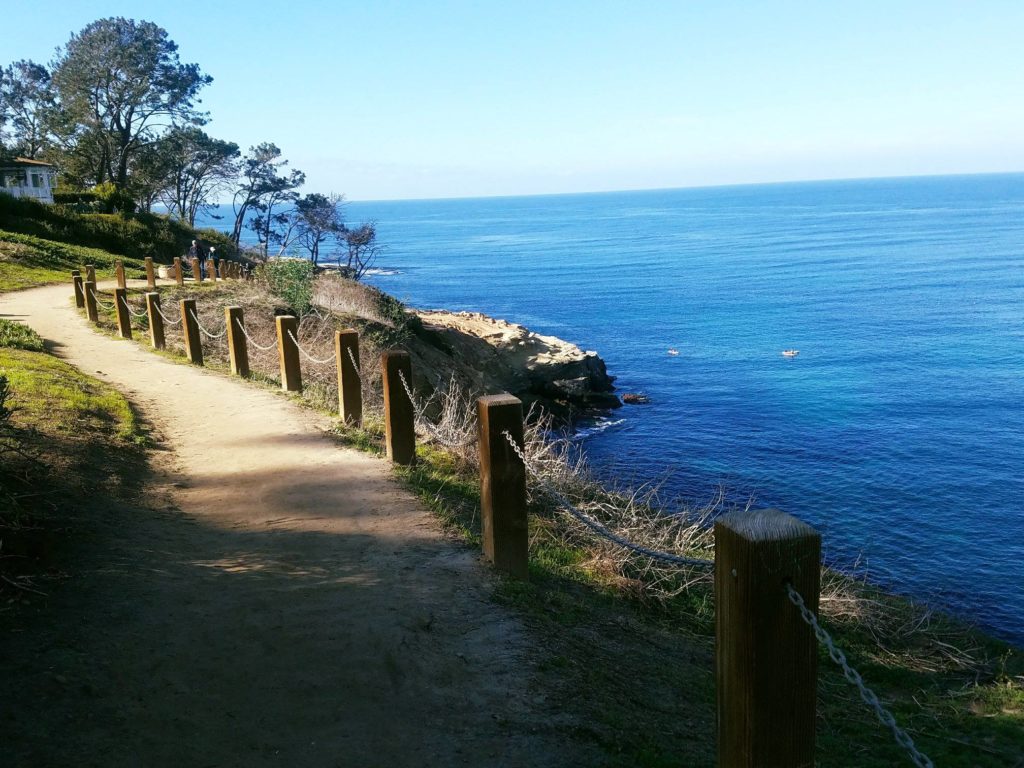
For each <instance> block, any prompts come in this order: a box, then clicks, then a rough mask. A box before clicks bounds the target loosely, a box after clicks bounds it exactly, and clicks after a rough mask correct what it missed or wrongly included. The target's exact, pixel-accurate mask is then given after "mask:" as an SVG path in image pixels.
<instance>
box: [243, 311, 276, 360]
mask: <svg viewBox="0 0 1024 768" xmlns="http://www.w3.org/2000/svg"><path fill="white" fill-rule="evenodd" d="M235 325H237V326H238V329H239V330H240V331H241V332H242V335H243V336H245V338H246V339H248V340H249V343H250V344H252V345H253V346H254V347H256V349H258V350H259V351H260V352H268V351H270V350H271V349H276V348H277V342H276V341H275V342H274V343H273V344H269V345H267V346H265V347H263V346H260V345H259V344H257V343H256V341H255V340H254V339H253V337H252V336H250V335H249V332H248V331H247V330H245V325H244V324H243V323H242V321H241V320H239V319H238V318H237V317H236V318H235Z"/></svg>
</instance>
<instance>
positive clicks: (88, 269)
mask: <svg viewBox="0 0 1024 768" xmlns="http://www.w3.org/2000/svg"><path fill="white" fill-rule="evenodd" d="M90 280H92V281H93V282H94V283H95V282H96V267H94V266H93V265H92V264H86V265H85V282H89V281H90Z"/></svg>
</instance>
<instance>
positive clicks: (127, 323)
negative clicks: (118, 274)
mask: <svg viewBox="0 0 1024 768" xmlns="http://www.w3.org/2000/svg"><path fill="white" fill-rule="evenodd" d="M114 311H115V312H116V313H117V335H118V336H120V337H121V338H122V339H130V338H131V337H132V316H131V315H130V314H128V289H127V288H115V289H114Z"/></svg>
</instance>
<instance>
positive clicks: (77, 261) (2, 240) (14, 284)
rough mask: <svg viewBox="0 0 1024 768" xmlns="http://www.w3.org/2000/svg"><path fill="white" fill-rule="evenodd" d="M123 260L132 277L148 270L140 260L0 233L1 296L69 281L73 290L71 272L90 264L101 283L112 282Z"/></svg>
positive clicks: (27, 236)
mask: <svg viewBox="0 0 1024 768" xmlns="http://www.w3.org/2000/svg"><path fill="white" fill-rule="evenodd" d="M119 259H120V260H121V261H123V263H124V267H125V270H126V271H127V272H128V274H129V275H132V274H135V273H141V272H143V271H144V270H145V263H144V262H143V261H140V260H138V259H131V258H127V257H120V256H116V255H114V254H112V253H109V252H108V251H102V250H100V249H98V248H86V247H83V246H79V245H68V244H67V243H60V242H56V241H54V240H44V239H43V238H40V237H33V236H32V235H22V234H18V233H15V232H8V231H5V230H0V293H5V292H7V291H18V290H22V289H23V288H35V287H36V286H40V285H47V284H51V283H61V282H65V281H66V282H67V283H68V286H69V287H70V285H71V270H73V269H81V268H82V267H84V266H85V265H86V264H92V265H93V266H95V267H96V277H97V278H98V279H110V278H113V277H114V266H115V262H116V261H117V260H119ZM83 274H84V273H83Z"/></svg>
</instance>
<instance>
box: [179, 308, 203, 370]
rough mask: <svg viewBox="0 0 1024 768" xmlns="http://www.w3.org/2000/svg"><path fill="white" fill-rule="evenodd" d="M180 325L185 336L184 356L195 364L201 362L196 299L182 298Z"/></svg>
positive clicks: (201, 344)
mask: <svg viewBox="0 0 1024 768" xmlns="http://www.w3.org/2000/svg"><path fill="white" fill-rule="evenodd" d="M180 304H181V327H182V330H183V334H182V335H183V336H184V337H185V356H186V357H187V358H188V359H189V362H191V363H193V364H195V365H202V364H203V340H202V337H200V335H199V323H198V322H197V321H196V318H197V317H198V315H197V314H196V300H195V299H182V300H181V302H180Z"/></svg>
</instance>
